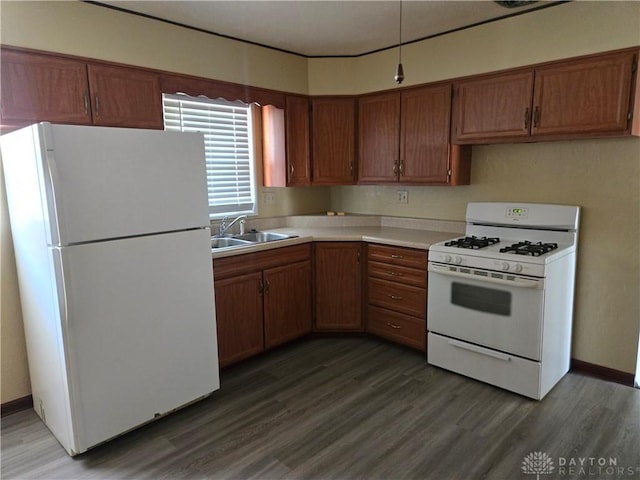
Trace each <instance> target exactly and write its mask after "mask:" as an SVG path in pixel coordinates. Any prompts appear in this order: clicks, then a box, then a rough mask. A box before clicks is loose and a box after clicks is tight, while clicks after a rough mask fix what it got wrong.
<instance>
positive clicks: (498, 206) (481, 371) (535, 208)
mask: <svg viewBox="0 0 640 480" xmlns="http://www.w3.org/2000/svg"><path fill="white" fill-rule="evenodd" d="M579 212H580V208H579V207H574V206H565V205H545V204H531V203H469V204H468V206H467V213H466V220H467V227H466V231H465V234H466V236H465V237H462V238H457V239H452V240H450V241H446V242H441V243H437V244H434V245H432V246H431V247H430V248H429V267H428V269H429V288H428V302H427V330H428V331H429V333H428V349H427V360H428V362H429V363H430V364H432V365H436V366H439V367H442V368H445V369H448V370H452V371H454V372H457V373H461V374H463V375H466V376H469V377H472V378H476V379H478V380H482V381H484V382H487V383H490V384H493V385H496V386H499V387H502V388H505V389H507V390H511V391H514V392H517V393H520V394H522V395H526V396H529V397H532V398H536V399H541V398H542V397H543V396H544V395H546V393H547V392H548V391H549V390H550V389H551V388H552V387H553V386H554V385H555V384H556V383H557V382H558V381H559V380H560V378H562V377H563V376H564V374H565V373H566V372H567V371H568V370H569V362H570V353H571V324H572V312H573V296H574V283H575V280H574V279H575V264H576V246H577V234H578V219H579Z"/></svg>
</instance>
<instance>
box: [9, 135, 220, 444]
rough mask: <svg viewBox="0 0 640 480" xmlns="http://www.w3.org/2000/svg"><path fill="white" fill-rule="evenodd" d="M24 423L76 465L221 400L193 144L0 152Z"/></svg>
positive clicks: (113, 143) (199, 149) (163, 139)
mask: <svg viewBox="0 0 640 480" xmlns="http://www.w3.org/2000/svg"><path fill="white" fill-rule="evenodd" d="M0 143H1V148H2V162H3V168H4V176H5V183H6V192H7V199H8V204H9V218H10V223H11V230H12V235H13V242H14V248H15V255H16V264H17V270H18V282H19V288H20V297H21V304H22V314H23V319H24V327H25V334H26V341H27V355H28V359H29V371H30V377H31V387H32V395H33V403H34V409H35V411H36V412H37V414H38V415H39V416H40V417H41V418H42V420H43V421H44V423H45V424H46V425H47V426H48V428H49V429H50V430H51V432H52V433H53V434H54V435H55V437H56V438H57V439H58V441H59V442H60V443H61V444H62V446H63V447H64V448H65V449H66V450H67V452H68V453H69V454H70V455H76V454H79V453H82V452H84V451H86V450H87V449H89V448H91V447H93V446H96V445H98V444H100V443H102V442H105V441H106V440H109V439H111V438H113V437H116V436H118V435H120V434H122V433H124V432H126V431H129V430H131V429H133V428H135V427H137V426H140V425H142V424H144V423H147V422H149V421H151V420H153V419H155V418H158V417H160V416H163V415H165V414H167V413H169V412H171V411H173V410H175V409H177V408H180V407H182V406H185V405H187V404H189V403H192V402H194V401H196V400H199V399H201V398H204V397H206V396H208V395H209V394H211V392H213V391H215V390H217V389H218V388H219V387H220V380H219V373H218V351H217V340H216V320H215V308H214V292H213V271H212V262H211V238H210V236H211V234H210V227H209V214H208V205H207V179H206V171H205V159H204V141H203V137H202V135H201V134H195V133H177V132H163V131H156V130H139V129H125V128H105V127H90V126H71V125H52V124H49V123H40V124H37V125H32V126H31V127H27V128H23V129H21V130H18V131H15V132H12V133H8V134H6V135H3V136H2V137H1V138H0Z"/></svg>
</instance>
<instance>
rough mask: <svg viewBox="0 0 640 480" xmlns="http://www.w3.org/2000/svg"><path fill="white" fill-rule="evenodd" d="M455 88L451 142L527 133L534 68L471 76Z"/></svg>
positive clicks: (525, 134) (524, 134)
mask: <svg viewBox="0 0 640 480" xmlns="http://www.w3.org/2000/svg"><path fill="white" fill-rule="evenodd" d="M455 89H456V94H455V97H454V102H453V105H454V110H453V111H454V122H453V125H454V131H453V132H452V143H465V142H469V143H473V141H482V142H485V143H490V142H489V140H492V139H499V138H505V137H512V138H518V137H528V136H529V132H530V124H531V103H532V95H533V70H529V71H525V72H516V73H508V74H497V75H491V76H486V77H482V78H479V79H470V80H466V81H462V82H459V83H458V84H457V85H456V87H455Z"/></svg>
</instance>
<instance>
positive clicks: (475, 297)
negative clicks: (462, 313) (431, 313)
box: [451, 282, 511, 316]
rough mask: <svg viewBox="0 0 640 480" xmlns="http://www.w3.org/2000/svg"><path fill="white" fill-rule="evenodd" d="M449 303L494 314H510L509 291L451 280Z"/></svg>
mask: <svg viewBox="0 0 640 480" xmlns="http://www.w3.org/2000/svg"><path fill="white" fill-rule="evenodd" d="M451 303H452V304H453V305H458V306H460V307H464V308H468V309H470V310H475V311H479V312H485V313H490V314H494V315H504V316H509V315H511V292H508V291H504V290H496V289H494V288H486V287H479V286H477V285H469V284H466V283H459V282H452V284H451Z"/></svg>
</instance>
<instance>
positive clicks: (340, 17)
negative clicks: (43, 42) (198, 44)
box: [90, 0, 564, 57]
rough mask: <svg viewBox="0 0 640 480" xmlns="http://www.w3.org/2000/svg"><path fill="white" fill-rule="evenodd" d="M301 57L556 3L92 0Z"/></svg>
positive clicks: (336, 53) (346, 52) (356, 51)
mask: <svg viewBox="0 0 640 480" xmlns="http://www.w3.org/2000/svg"><path fill="white" fill-rule="evenodd" d="M90 3H94V4H98V5H102V6H107V7H112V8H117V9H119V10H126V11H128V12H131V13H136V14H141V15H145V16H149V17H153V18H156V19H160V20H164V21H168V22H171V23H176V24H179V25H183V26H188V27H191V28H195V29H198V30H202V31H206V32H210V33H213V34H217V35H222V36H226V37H231V38H234V39H237V40H243V41H248V42H251V43H256V44H259V45H263V46H268V47H271V48H275V49H278V50H283V51H286V52H290V53H296V54H299V55H303V56H306V57H340V56H358V55H364V54H367V53H371V52H375V51H379V50H384V49H387V48H392V47H394V46H397V45H398V42H399V39H400V5H402V42H403V43H407V42H411V41H415V40H420V39H425V38H429V37H432V36H436V35H439V34H443V33H446V32H450V31H453V30H458V29H462V28H466V27H469V26H473V25H477V24H479V23H485V22H490V21H493V20H497V19H500V18H504V17H507V16H511V15H519V14H523V13H526V12H529V11H532V10H537V9H539V8H546V7H553V6H555V5H558V4H560V3H564V2H557V1H546V0H542V1H537V2H526V1H525V2H518V1H517V0H516V1H507V2H500V3H509V4H513V3H519V4H520V5H518V6H517V7H515V8H506V7H503V6H501V5H498V3H497V2H493V1H489V0H473V1H459V0H444V1H442V0H438V1H436V0H428V1H427V0H422V1H410V0H402V2H400V0H395V1H386V0H377V1H369V0H343V1H336V0H333V1H331V0H324V1H316V0H289V1H275V0H274V1H270V0H267V1H264V0H263V1H249V0H235V1H227V0H208V1H170V0H169V1H155V0H144V1H139V0H100V1H99V2H90Z"/></svg>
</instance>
